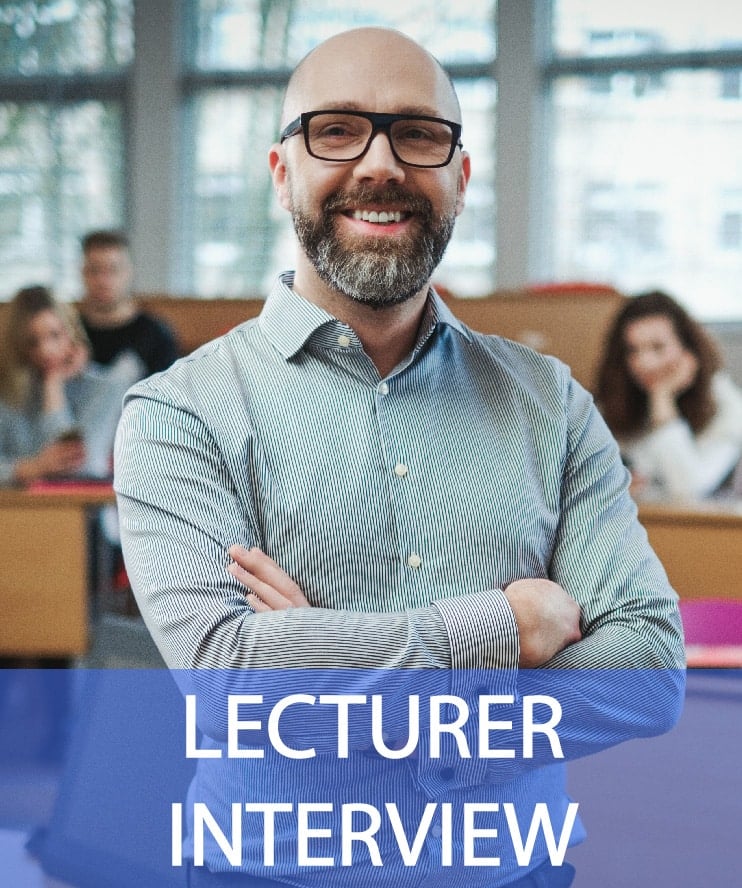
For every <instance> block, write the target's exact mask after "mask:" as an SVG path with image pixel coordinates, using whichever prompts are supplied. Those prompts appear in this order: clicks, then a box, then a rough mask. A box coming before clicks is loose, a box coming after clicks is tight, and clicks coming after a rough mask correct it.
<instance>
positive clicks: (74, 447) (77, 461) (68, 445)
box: [15, 439, 85, 484]
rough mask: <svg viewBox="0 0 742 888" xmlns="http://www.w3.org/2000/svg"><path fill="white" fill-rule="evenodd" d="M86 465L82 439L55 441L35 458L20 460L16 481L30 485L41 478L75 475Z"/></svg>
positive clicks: (17, 466)
mask: <svg viewBox="0 0 742 888" xmlns="http://www.w3.org/2000/svg"><path fill="white" fill-rule="evenodd" d="M84 464H85V444H84V442H83V441H82V440H81V439H73V440H67V441H53V442H52V443H51V444H47V445H46V447H44V448H43V449H42V450H40V451H39V452H38V453H37V454H36V455H35V456H30V457H28V458H26V459H19V460H18V461H17V462H16V464H15V477H16V480H18V481H20V482H21V483H22V484H29V483H30V482H32V481H38V480H39V479H41V478H53V477H55V476H57V475H73V474H74V473H75V472H79V471H80V469H82V467H83V465H84Z"/></svg>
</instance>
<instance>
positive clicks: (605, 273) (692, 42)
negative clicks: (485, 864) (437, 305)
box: [0, 0, 742, 320]
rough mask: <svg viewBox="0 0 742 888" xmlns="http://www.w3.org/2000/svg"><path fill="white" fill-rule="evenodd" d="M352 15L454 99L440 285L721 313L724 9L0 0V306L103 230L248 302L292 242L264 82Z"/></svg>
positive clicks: (729, 215)
mask: <svg viewBox="0 0 742 888" xmlns="http://www.w3.org/2000/svg"><path fill="white" fill-rule="evenodd" d="M358 25H387V26H392V27H396V28H399V29H401V30H402V31H405V32H406V33H408V34H410V36H412V37H414V38H416V39H418V40H420V41H421V42H422V43H423V44H424V45H425V46H426V47H427V48H429V49H430V50H431V51H432V52H433V53H434V54H435V55H437V56H438V58H439V59H440V60H441V61H442V62H443V64H444V65H445V67H446V68H447V70H448V71H449V72H450V74H451V76H452V77H453V79H454V81H455V83H456V87H457V89H458V92H459V95H460V97H461V101H462V106H463V115H464V134H463V139H464V145H465V147H466V148H467V150H469V151H470V152H471V155H472V166H473V176H472V181H471V184H470V188H469V192H468V194H467V206H466V209H465V211H464V213H463V215H462V216H461V217H460V218H459V220H458V222H457V226H456V232H455V234H454V238H453V241H452V243H451V245H450V247H449V249H448V251H447V254H446V256H445V259H444V263H443V265H442V267H441V269H440V271H439V273H438V274H437V280H438V281H440V282H442V283H445V284H447V285H448V286H449V287H450V288H451V289H452V290H454V291H455V292H458V293H461V294H464V295H480V294H483V293H488V292H490V291H492V290H494V289H496V288H503V287H520V286H523V285H525V284H527V283H529V282H543V281H566V280H589V281H596V282H607V283H611V284H613V285H615V286H617V287H619V288H621V289H623V290H626V291H629V292H635V291H638V290H642V289H647V288H650V287H662V288H665V289H667V290H669V291H671V292H672V293H674V294H675V295H677V296H678V297H679V298H680V299H681V300H682V301H684V302H685V303H686V304H687V305H688V306H689V307H690V308H691V309H692V310H693V311H694V312H695V313H696V314H697V315H698V316H699V317H701V318H704V319H707V320H741V319H742V298H740V297H739V284H738V281H739V280H740V279H742V223H741V222H740V220H741V219H742V197H741V195H742V163H741V162H740V157H742V87H741V84H742V3H733V2H729V0H705V2H704V3H703V4H693V3H679V2H677V0H624V2H622V3H615V2H613V0H499V2H495V0H470V2H468V3H466V4H462V3H461V2H459V0H437V2H436V0H356V2H354V3H346V2H345V0H36V2H31V0H13V2H11V0H0V299H7V298H9V297H10V296H11V295H12V292H13V290H14V289H15V288H16V287H18V286H21V285H23V284H27V283H30V282H32V281H41V282H46V283H51V284H53V285H54V286H55V288H56V289H57V290H58V292H61V293H62V294H63V295H65V296H73V295H75V294H76V293H77V290H78V286H79V284H78V238H79V236H80V235H81V234H82V233H83V232H84V231H85V230H86V229H87V228H89V227H92V226H99V225H119V224H122V225H126V226H128V228H129V232H130V234H131V235H132V240H133V243H134V255H135V265H136V284H137V287H138V288H139V289H142V290H146V291H152V290H160V291H163V292H177V293H185V294H194V295H200V296H203V297H210V296H242V295H248V294H257V295H264V294H265V293H266V292H267V290H268V288H269V287H270V284H271V281H272V279H273V277H274V275H275V273H276V272H277V271H278V270H279V269H281V268H284V267H286V266H289V265H290V264H291V263H292V261H293V251H294V243H293V236H292V232H291V225H290V219H289V216H288V214H287V213H286V212H285V211H283V210H281V209H280V208H279V207H278V206H277V203H276V200H275V197H274V195H273V192H272V189H271V186H270V181H269V177H268V169H267V152H268V149H269V146H270V145H271V143H272V142H273V140H274V139H275V137H276V134H277V131H278V123H279V105H280V100H281V95H282V91H283V88H284V86H285V84H286V82H287V79H288V76H289V74H290V71H291V69H292V67H293V66H294V65H295V63H296V62H297V61H298V60H299V59H300V58H301V57H302V56H303V55H304V54H305V53H306V52H307V51H308V50H309V49H310V48H312V47H313V46H314V45H316V43H317V42H319V41H320V40H322V39H324V38H325V37H328V36H330V35H331V34H333V33H337V32H338V31H341V30H344V29H346V28H348V27H353V26H358ZM135 50H136V51H135ZM380 64H383V60H380Z"/></svg>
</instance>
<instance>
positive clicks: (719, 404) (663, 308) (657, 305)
mask: <svg viewBox="0 0 742 888" xmlns="http://www.w3.org/2000/svg"><path fill="white" fill-rule="evenodd" d="M597 400H598V404H599V406H600V408H601V410H602V413H603V416H604V417H605V420H606V422H607V424H608V426H609V427H610V429H611V431H612V432H613V433H614V435H615V436H616V438H617V439H618V441H619V444H620V446H621V452H622V454H623V457H624V460H625V462H626V464H627V466H628V467H629V468H630V470H631V472H632V474H633V481H632V491H633V493H634V495H635V496H636V498H638V499H654V500H662V499H666V500H698V499H704V498H707V497H710V496H712V495H714V494H716V493H717V492H718V491H719V490H720V488H722V487H723V486H724V484H725V482H726V481H727V480H728V479H729V477H730V476H731V474H732V472H733V470H734V468H735V465H736V464H737V463H738V461H739V459H740V455H742V391H740V390H739V389H738V388H737V387H736V386H735V385H734V383H733V382H732V381H731V379H729V377H728V376H727V375H726V374H724V373H723V372H722V371H721V357H720V355H719V352H718V349H717V347H716V344H715V343H714V341H713V340H712V339H711V337H710V336H709V334H708V333H707V332H706V331H705V330H704V328H703V327H702V325H701V324H699V323H698V322H697V321H695V320H693V319H692V318H691V317H690V316H689V315H688V313H687V312H686V311H685V309H683V308H682V307H681V306H680V305H678V303H677V302H675V300H674V299H672V298H671V297H670V296H668V295H667V294H666V293H662V292H659V291H652V292H649V293H644V294H641V295H639V296H636V297H634V298H633V299H631V300H630V301H629V302H628V303H627V304H626V306H625V307H624V308H623V309H622V310H621V311H620V312H619V313H618V315H617V316H616V318H615V320H614V322H613V325H612V328H611V329H610V331H609V334H608V338H607V347H606V351H605V355H604V359H603V363H602V366H601V368H600V370H599V376H598V388H597Z"/></svg>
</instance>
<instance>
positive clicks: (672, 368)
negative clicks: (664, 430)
mask: <svg viewBox="0 0 742 888" xmlns="http://www.w3.org/2000/svg"><path fill="white" fill-rule="evenodd" d="M697 373H698V358H697V357H696V356H695V355H694V354H692V353H691V352H689V351H683V352H682V353H681V355H680V356H679V357H678V359H677V360H675V361H672V363H670V364H667V365H666V366H665V367H663V368H662V370H660V371H658V372H657V373H656V375H655V376H654V378H653V379H651V380H649V381H648V382H647V384H646V388H647V396H648V400H649V421H650V424H651V426H652V428H659V427H660V426H662V425H665V423H668V422H672V420H674V419H677V418H678V416H679V411H678V406H677V400H678V398H679V397H680V395H682V394H683V392H685V391H687V390H688V389H689V388H690V387H691V386H692V385H693V382H694V380H695V378H696V374H697Z"/></svg>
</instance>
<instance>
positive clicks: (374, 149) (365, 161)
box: [353, 132, 405, 182]
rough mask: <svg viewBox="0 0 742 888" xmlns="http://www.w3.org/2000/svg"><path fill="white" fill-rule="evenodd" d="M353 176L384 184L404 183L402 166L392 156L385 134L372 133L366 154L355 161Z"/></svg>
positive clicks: (390, 146) (387, 136)
mask: <svg viewBox="0 0 742 888" xmlns="http://www.w3.org/2000/svg"><path fill="white" fill-rule="evenodd" d="M353 175H354V176H355V177H356V178H357V179H373V180H375V181H384V182H390V181H394V182H402V181H404V178H405V169H404V166H403V164H402V163H401V162H400V161H399V160H397V158H396V157H395V156H394V152H393V151H392V144H391V142H390V140H389V135H388V134H387V133H384V132H378V133H374V135H373V136H372V138H371V144H370V145H369V146H368V149H367V151H366V153H365V154H364V155H363V157H361V158H360V159H359V160H357V161H356V164H355V167H354V168H353Z"/></svg>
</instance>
